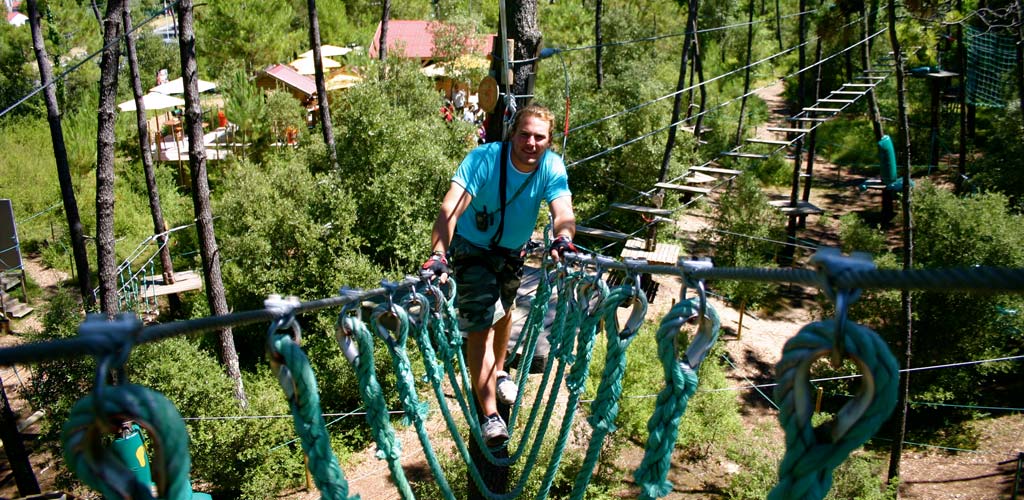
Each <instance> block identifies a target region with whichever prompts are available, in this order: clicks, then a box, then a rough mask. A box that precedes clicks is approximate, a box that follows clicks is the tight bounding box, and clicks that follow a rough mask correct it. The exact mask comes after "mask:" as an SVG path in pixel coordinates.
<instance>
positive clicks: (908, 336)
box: [887, 2, 914, 484]
mask: <svg viewBox="0 0 1024 500" xmlns="http://www.w3.org/2000/svg"><path fill="white" fill-rule="evenodd" d="M888 14H889V42H890V44H891V46H892V54H893V64H895V65H896V107H897V120H898V121H897V127H898V134H897V135H898V138H899V140H898V141H897V142H896V144H897V145H899V147H900V148H901V149H897V152H898V153H902V154H899V155H898V156H901V157H902V158H899V159H902V160H903V162H904V163H905V164H906V168H905V169H904V171H903V193H902V194H903V200H902V209H903V269H912V268H913V264H914V219H913V217H912V214H911V206H910V165H911V157H910V126H909V123H908V121H907V96H906V90H907V89H906V74H905V73H904V71H903V52H902V49H901V48H900V41H899V37H898V36H897V33H896V5H895V3H892V2H890V3H889V7H888ZM901 150H902V151H901ZM910 299H911V296H910V292H909V291H907V290H903V291H902V292H901V294H900V305H901V308H902V310H903V317H902V318H901V320H902V321H901V323H902V325H901V326H902V328H903V330H904V332H905V336H904V340H903V349H904V350H903V359H902V363H901V365H902V366H901V368H902V369H904V370H906V369H907V368H910V363H911V360H912V356H911V354H912V351H911V346H912V340H913V335H912V332H913V327H914V324H913V315H912V312H913V311H912V305H911V300H910ZM909 393H910V372H908V371H902V372H901V373H900V386H899V394H898V396H897V397H898V398H899V401H898V402H897V404H896V411H895V413H894V414H893V417H892V418H893V422H894V423H895V424H896V435H895V436H894V437H893V440H892V448H891V449H890V450H889V471H888V478H887V479H888V481H889V483H890V484H892V482H893V481H894V480H896V479H897V478H899V476H900V459H901V457H902V456H903V440H904V438H905V437H906V434H907V397H908V395H909Z"/></svg>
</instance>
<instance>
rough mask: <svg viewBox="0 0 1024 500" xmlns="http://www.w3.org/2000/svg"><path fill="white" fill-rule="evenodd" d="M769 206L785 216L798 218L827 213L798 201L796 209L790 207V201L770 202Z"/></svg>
mask: <svg viewBox="0 0 1024 500" xmlns="http://www.w3.org/2000/svg"><path fill="white" fill-rule="evenodd" d="M768 204H769V205H771V206H773V207H775V208H777V209H779V211H781V212H782V213H783V214H784V215H788V216H790V217H796V216H799V215H818V214H822V213H825V211H824V210H822V209H820V208H818V207H816V206H814V205H812V204H811V203H809V202H806V201H798V202H797V203H796V206H795V207H792V206H790V205H789V200H774V201H769V202H768Z"/></svg>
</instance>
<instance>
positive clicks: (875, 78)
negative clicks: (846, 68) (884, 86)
mask: <svg viewBox="0 0 1024 500" xmlns="http://www.w3.org/2000/svg"><path fill="white" fill-rule="evenodd" d="M885 78H886V77H884V76H855V77H853V79H854V80H875V81H881V80H885Z"/></svg>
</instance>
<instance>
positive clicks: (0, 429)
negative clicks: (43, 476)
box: [0, 383, 40, 497]
mask: <svg viewBox="0 0 1024 500" xmlns="http://www.w3.org/2000/svg"><path fill="white" fill-rule="evenodd" d="M0 442H2V443H3V445H4V455H6V456H7V462H8V463H9V465H10V466H11V472H12V473H13V475H14V484H15V485H17V486H18V494H19V495H21V496H23V497H24V496H28V495H35V494H38V493H40V490H39V481H38V480H36V474H35V472H33V471H32V461H31V460H30V458H29V454H28V450H26V449H25V442H24V441H23V440H22V438H21V432H20V431H19V430H18V416H17V415H15V414H14V410H12V409H11V402H10V401H9V400H8V399H7V389H5V388H4V386H3V384H2V383H0Z"/></svg>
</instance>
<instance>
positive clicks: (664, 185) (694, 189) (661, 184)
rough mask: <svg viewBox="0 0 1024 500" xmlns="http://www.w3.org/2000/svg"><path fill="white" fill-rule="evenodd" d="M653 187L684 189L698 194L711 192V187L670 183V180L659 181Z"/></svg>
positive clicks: (674, 189)
mask: <svg viewBox="0 0 1024 500" xmlns="http://www.w3.org/2000/svg"><path fill="white" fill-rule="evenodd" d="M654 187H656V188H660V189H671V190H673V191H686V192H688V193H699V194H708V193H710V192H711V188H705V187H700V186H687V185H685V184H672V183H670V182H659V183H657V184H655V185H654Z"/></svg>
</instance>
